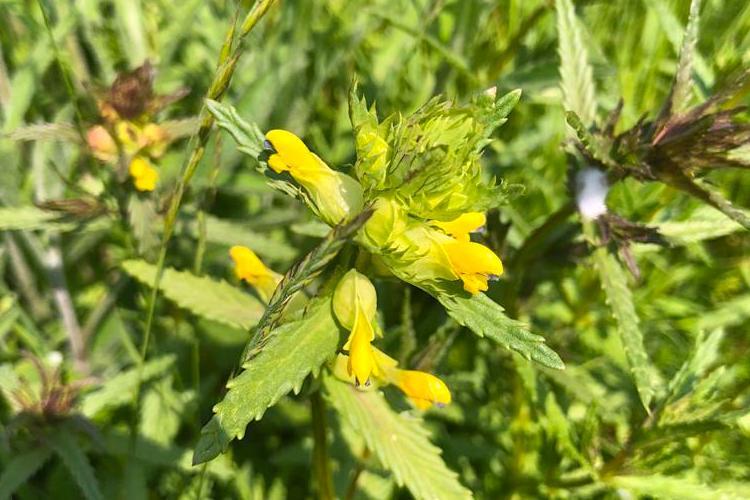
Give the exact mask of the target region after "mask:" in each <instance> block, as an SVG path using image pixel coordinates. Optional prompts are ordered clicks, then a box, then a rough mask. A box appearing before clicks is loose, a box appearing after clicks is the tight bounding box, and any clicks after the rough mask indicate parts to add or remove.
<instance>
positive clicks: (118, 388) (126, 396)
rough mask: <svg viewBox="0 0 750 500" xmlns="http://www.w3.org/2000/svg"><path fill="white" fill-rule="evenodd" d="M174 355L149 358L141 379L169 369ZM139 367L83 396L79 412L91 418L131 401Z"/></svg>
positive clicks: (136, 383)
mask: <svg viewBox="0 0 750 500" xmlns="http://www.w3.org/2000/svg"><path fill="white" fill-rule="evenodd" d="M175 359H176V356H174V355H168V356H162V357H160V358H157V359H154V360H151V361H149V362H147V363H146V364H145V365H143V371H142V373H141V376H142V378H141V380H143V381H145V380H149V379H152V378H154V377H158V376H159V375H161V374H162V373H164V372H166V371H167V370H169V369H170V368H171V367H172V365H173V364H174V362H175ZM138 376H139V369H138V368H137V367H136V368H132V369H130V370H127V371H124V372H122V373H120V374H118V375H115V376H114V377H112V378H110V379H109V380H107V381H106V382H105V383H104V384H103V385H102V386H101V387H100V388H99V389H97V390H96V391H94V392H90V393H89V394H87V395H86V396H84V398H83V400H82V401H81V405H80V408H81V413H83V415H84V416H86V417H88V418H93V417H94V416H95V415H96V414H97V413H99V412H100V411H102V410H104V409H108V408H114V407H117V406H121V405H123V404H128V403H130V402H132V401H133V393H134V391H135V388H136V386H137V385H138Z"/></svg>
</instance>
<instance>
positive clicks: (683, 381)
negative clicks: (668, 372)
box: [667, 330, 724, 401]
mask: <svg viewBox="0 0 750 500" xmlns="http://www.w3.org/2000/svg"><path fill="white" fill-rule="evenodd" d="M723 339H724V331H723V330H715V331H713V332H711V334H710V335H708V336H705V335H704V334H703V333H699V334H698V337H697V338H696V339H695V350H694V352H693V353H692V355H691V356H690V358H689V359H688V360H687V361H685V363H683V365H682V366H681V367H680V369H679V370H678V371H677V373H675V375H674V377H672V380H670V381H669V385H668V387H667V401H676V400H677V399H679V398H681V397H683V396H685V395H687V394H688V393H690V392H691V391H692V390H693V389H694V388H695V386H696V384H697V383H698V381H699V380H701V379H702V378H703V376H704V375H705V374H706V372H707V371H708V369H709V368H710V367H711V366H712V365H714V364H715V363H716V362H717V361H718V359H719V346H720V345H721V341H722V340H723Z"/></svg>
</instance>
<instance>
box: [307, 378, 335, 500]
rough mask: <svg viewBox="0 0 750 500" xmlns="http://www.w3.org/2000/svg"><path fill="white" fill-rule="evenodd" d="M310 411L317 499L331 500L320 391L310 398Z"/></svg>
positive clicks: (324, 407) (331, 481)
mask: <svg viewBox="0 0 750 500" xmlns="http://www.w3.org/2000/svg"><path fill="white" fill-rule="evenodd" d="M310 409H311V413H312V426H313V473H314V474H315V483H316V484H317V487H318V498H320V499H322V500H333V499H334V498H336V494H335V492H334V490H333V480H332V479H331V465H330V463H329V461H328V443H327V439H326V431H327V429H328V427H327V426H326V406H325V401H323V397H322V396H321V394H320V390H317V391H315V392H313V393H312V395H311V396H310Z"/></svg>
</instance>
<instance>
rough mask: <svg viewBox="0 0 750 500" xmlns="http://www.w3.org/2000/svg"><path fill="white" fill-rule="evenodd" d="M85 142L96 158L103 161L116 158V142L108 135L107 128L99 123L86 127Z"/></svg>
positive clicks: (111, 160) (110, 160)
mask: <svg viewBox="0 0 750 500" xmlns="http://www.w3.org/2000/svg"><path fill="white" fill-rule="evenodd" d="M86 142H87V143H88V145H89V148H91V152H92V153H93V154H94V156H95V157H96V158H97V159H99V160H102V161H105V162H114V161H116V160H117V143H116V142H115V140H114V139H112V136H111V135H109V132H107V129H106V128H104V127H102V126H101V125H96V126H94V127H91V128H90V129H88V131H87V132H86Z"/></svg>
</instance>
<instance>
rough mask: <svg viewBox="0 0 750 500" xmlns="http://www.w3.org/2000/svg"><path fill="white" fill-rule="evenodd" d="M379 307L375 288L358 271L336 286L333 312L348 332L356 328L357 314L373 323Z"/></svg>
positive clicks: (345, 276) (347, 274)
mask: <svg viewBox="0 0 750 500" xmlns="http://www.w3.org/2000/svg"><path fill="white" fill-rule="evenodd" d="M377 307H378V297H377V293H376V292H375V287H374V286H373V285H372V282H370V280H369V279H367V276H365V275H363V274H360V273H358V272H357V270H356V269H352V270H350V271H349V272H348V273H346V274H345V275H344V277H343V278H341V280H340V281H339V282H338V284H337V285H336V290H335V291H334V292H333V312H334V313H335V314H336V318H337V319H338V320H339V323H341V324H342V325H343V326H344V328H346V329H347V330H352V329H353V328H354V324H355V322H356V319H357V314H363V315H364V317H365V319H366V320H367V321H368V322H371V321H372V320H373V318H374V317H375V311H376V310H377Z"/></svg>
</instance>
